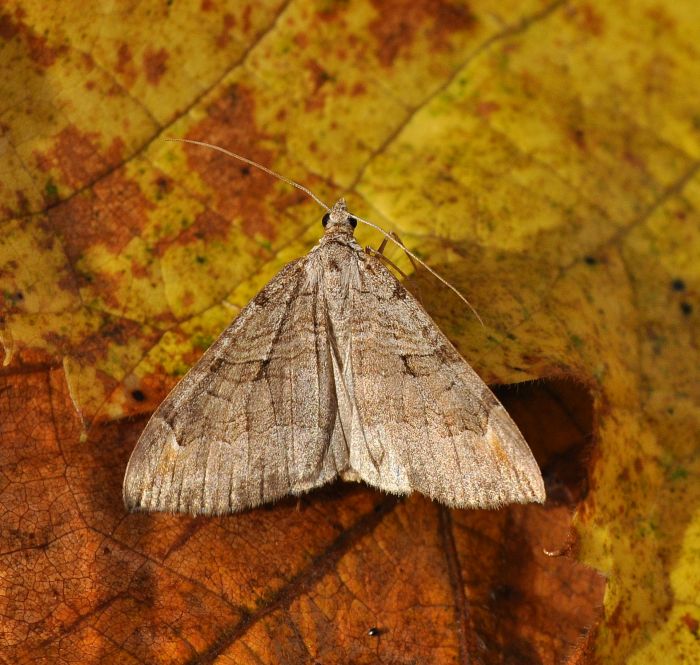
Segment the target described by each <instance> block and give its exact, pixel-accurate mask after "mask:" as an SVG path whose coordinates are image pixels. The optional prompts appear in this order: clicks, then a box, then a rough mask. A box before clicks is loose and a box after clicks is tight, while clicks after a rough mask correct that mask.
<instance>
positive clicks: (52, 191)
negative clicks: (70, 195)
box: [44, 178, 58, 199]
mask: <svg viewBox="0 0 700 665" xmlns="http://www.w3.org/2000/svg"><path fill="white" fill-rule="evenodd" d="M44 193H45V194H46V198H48V199H57V198H58V187H56V183H55V182H54V181H53V180H52V179H51V178H49V179H48V180H47V181H46V185H44Z"/></svg>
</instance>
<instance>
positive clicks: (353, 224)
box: [348, 217, 357, 229]
mask: <svg viewBox="0 0 700 665" xmlns="http://www.w3.org/2000/svg"><path fill="white" fill-rule="evenodd" d="M348 222H350V226H352V228H353V229H354V228H355V227H356V226H357V219H355V217H348Z"/></svg>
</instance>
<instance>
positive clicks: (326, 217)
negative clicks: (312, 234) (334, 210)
mask: <svg viewBox="0 0 700 665" xmlns="http://www.w3.org/2000/svg"><path fill="white" fill-rule="evenodd" d="M330 218H331V213H329V212H327V213H326V214H325V215H324V216H323V220H321V224H323V228H324V229H325V228H326V225H327V224H328V220H329V219H330Z"/></svg>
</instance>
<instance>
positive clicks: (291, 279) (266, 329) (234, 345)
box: [124, 257, 346, 514]
mask: <svg viewBox="0 0 700 665" xmlns="http://www.w3.org/2000/svg"><path fill="white" fill-rule="evenodd" d="M307 267H308V266H307V258H306V257H305V258H304V259H300V260H299V261H296V262H294V263H291V264H289V265H287V266H286V267H285V268H284V269H283V270H282V271H281V272H280V273H279V274H278V275H277V276H276V277H275V278H273V280H272V281H271V282H270V283H269V284H268V285H267V286H266V287H265V288H264V289H263V290H262V291H261V292H260V293H259V294H258V295H257V296H256V297H255V298H254V299H253V300H252V301H251V302H250V303H249V304H248V305H247V306H246V307H245V308H244V309H243V310H242V311H241V313H240V315H239V316H238V317H237V318H236V319H235V321H234V322H233V323H232V324H231V325H230V326H229V328H227V329H226V330H225V331H224V333H223V334H222V335H221V337H219V339H218V340H217V341H216V342H215V343H214V344H213V345H212V347H211V348H210V349H209V350H208V351H207V352H206V353H205V354H204V355H203V356H202V358H201V359H200V360H199V362H198V363H197V364H196V365H195V366H194V367H193V368H192V369H191V370H190V372H189V373H188V374H187V375H186V376H185V377H184V378H183V379H182V381H181V382H180V383H179V384H178V385H177V386H176V387H175V388H174V389H173V391H172V392H171V393H170V395H169V396H168V397H167V398H166V399H165V401H164V402H163V403H162V404H161V405H160V407H159V408H158V410H157V411H156V412H155V413H154V414H153V416H152V418H151V420H150V421H149V423H148V425H147V426H146V429H145V430H144V432H143V434H142V435H141V438H140V439H139V441H138V443H137V445H136V448H135V450H134V452H133V454H132V456H131V459H130V460H129V465H128V467H127V471H126V476H125V478H124V501H125V503H126V505H127V507H129V508H131V509H141V510H158V511H168V512H189V513H192V514H222V513H228V512H233V511H237V510H242V509H245V508H248V507H252V506H256V505H258V504H261V503H264V502H267V501H270V500H274V499H277V498H280V497H282V496H285V495H286V494H290V493H291V494H299V493H302V492H304V491H307V490H309V489H311V488H312V487H316V486H318V485H321V484H323V483H325V482H328V481H330V480H332V479H333V478H334V477H335V476H336V473H337V471H336V467H337V466H338V465H341V466H342V465H343V464H345V463H346V460H338V459H335V458H334V456H333V453H331V454H329V452H328V451H329V444H330V442H331V440H332V439H333V438H337V437H338V436H339V434H338V431H337V424H336V413H337V403H336V396H335V389H334V386H333V381H332V374H331V371H332V370H331V369H330V365H329V360H328V354H329V352H328V339H327V334H326V323H325V321H326V318H327V317H326V316H325V313H324V312H322V311H319V307H322V302H319V299H318V297H317V291H318V287H317V284H316V283H315V280H311V281H310V280H309V279H308V278H307ZM336 448H337V450H339V451H341V453H342V450H344V449H345V448H344V447H343V446H336ZM336 452H337V451H336Z"/></svg>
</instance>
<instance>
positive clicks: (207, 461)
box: [123, 146, 545, 515]
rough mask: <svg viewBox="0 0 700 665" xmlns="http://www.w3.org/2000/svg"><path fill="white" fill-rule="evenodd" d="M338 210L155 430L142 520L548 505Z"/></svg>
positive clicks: (196, 373) (511, 431)
mask: <svg viewBox="0 0 700 665" xmlns="http://www.w3.org/2000/svg"><path fill="white" fill-rule="evenodd" d="M210 147H214V148H215V149H219V148H218V147H216V146H210ZM220 150H221V151H222V152H226V153H227V154H231V155H233V156H234V157H237V158H239V159H243V161H246V162H248V163H250V164H252V165H254V166H256V167H258V168H262V169H263V170H265V171H267V172H269V173H273V175H277V174H274V172H271V171H269V170H268V169H266V168H264V167H260V165H258V164H256V163H255V162H251V161H250V160H246V159H245V158H241V157H240V156H238V155H236V154H235V153H229V152H228V151H225V150H223V149H220ZM281 179H283V180H285V181H287V182H291V183H292V184H294V185H295V186H297V187H299V188H300V189H303V190H304V191H306V192H307V193H309V194H311V196H313V198H314V199H316V200H317V201H319V202H320V203H321V205H323V206H324V207H326V206H325V204H323V202H321V201H320V200H319V199H318V198H317V197H316V196H315V195H313V194H312V193H311V192H309V191H308V190H306V189H305V188H303V187H301V186H300V185H297V184H296V183H293V182H292V181H289V180H288V179H286V178H283V177H281ZM326 209H327V212H326V214H325V215H324V216H323V220H322V223H323V227H324V233H323V236H322V237H321V239H320V241H319V242H318V244H317V245H316V246H315V247H314V248H313V249H312V250H311V251H310V252H309V253H308V254H307V255H306V256H304V257H302V258H299V259H297V260H295V261H292V262H291V263H289V264H287V265H286V266H285V267H284V268H282V270H281V271H280V272H279V273H278V274H277V275H276V276H275V277H274V278H273V279H272V280H271V281H270V282H269V283H268V284H267V286H265V287H264V288H263V289H262V291H260V293H258V294H257V296H255V298H254V299H253V300H252V301H251V302H250V303H249V304H248V305H247V306H246V307H244V308H243V309H242V310H241V312H240V314H239V315H238V316H237V317H236V318H235V320H234V321H233V322H232V323H231V325H230V326H229V327H228V328H227V329H226V330H225V331H224V332H223V334H222V335H221V336H220V337H219V339H218V340H217V341H216V342H215V343H214V344H213V345H212V346H211V347H210V348H209V350H208V351H207V352H206V353H205V354H204V355H203V356H202V358H201V359H200V360H199V362H197V364H196V365H194V367H192V369H191V370H190V371H189V372H188V373H187V374H186V375H185V377H184V378H183V379H182V380H181V381H180V382H179V383H178V384H177V385H176V386H175V388H174V389H173V390H172V392H171V393H170V394H169V395H168V397H167V398H166V399H165V400H164V401H163V403H162V404H161V405H160V406H159V408H158V409H157V410H156V411H155V413H154V414H153V416H152V417H151V419H150V420H149V422H148V424H147V425H146V428H145V430H144V431H143V433H142V435H141V437H140V438H139V441H138V443H137V445H136V448H135V449H134V451H133V453H132V455H131V458H130V460H129V463H128V466H127V469H126V475H125V478H124V487H123V494H124V502H125V504H126V506H127V508H129V509H130V510H146V511H166V512H184V513H190V514H194V515H197V514H204V515H221V514H226V513H233V512H236V511H241V510H244V509H248V508H252V507H255V506H258V505H260V504H264V503H267V502H270V501H275V500H276V499H280V498H282V497H285V496H287V495H300V494H303V493H305V492H308V491H310V490H312V489H314V488H317V487H320V486H322V485H325V484H326V483H329V482H331V481H333V480H335V479H337V478H341V479H343V480H348V481H364V482H365V483H367V484H368V485H370V486H372V487H376V488H378V489H380V490H383V491H385V492H390V493H392V494H410V493H411V492H421V493H423V494H424V495H426V496H428V497H430V498H432V499H435V500H436V501H439V502H441V503H443V504H445V505H447V506H451V507H458V508H495V507H498V506H501V505H503V504H507V503H526V502H543V501H544V500H545V490H544V484H543V481H542V476H541V473H540V470H539V467H538V466H537V462H536V461H535V459H534V457H533V455H532V453H531V451H530V449H529V447H528V445H527V443H526V442H525V440H524V438H523V436H522V435H521V433H520V432H519V430H518V428H517V426H516V425H515V423H514V422H513V421H512V419H511V418H510V416H509V415H508V413H507V412H506V410H505V409H504V408H503V406H502V405H501V404H500V403H499V401H498V400H497V399H496V397H495V396H494V395H493V393H492V392H491V390H489V388H488V387H487V386H486V384H485V383H484V382H483V381H482V380H481V379H480V378H479V377H478V376H477V374H476V373H475V372H474V370H473V369H472V368H471V367H470V366H469V365H468V364H467V362H466V361H465V360H464V359H463V358H462V357H461V356H460V354H459V353H458V352H457V350H456V349H455V347H454V346H453V345H452V344H451V343H450V341H449V340H448V339H447V337H445V335H444V334H443V333H442V332H441V331H440V329H439V328H438V327H437V325H436V324H435V323H434V322H433V321H432V319H431V318H430V316H429V315H428V314H427V312H426V311H425V310H424V309H423V307H422V306H421V305H420V303H419V302H418V301H417V300H416V299H415V298H414V297H413V296H412V295H411V294H410V293H409V292H408V291H407V290H406V289H405V288H404V286H403V285H402V284H401V282H400V281H399V280H398V279H397V278H396V277H395V276H394V274H393V273H392V272H391V271H390V270H389V269H388V268H387V267H386V266H385V264H384V261H383V260H382V258H381V257H380V256H378V255H377V254H376V253H368V252H367V251H365V250H364V249H363V248H362V247H361V246H360V245H359V244H358V242H357V241H356V239H355V237H354V229H355V227H356V225H357V222H358V220H359V221H362V222H365V223H369V222H367V221H366V220H362V219H360V218H358V217H356V216H354V215H352V214H350V213H349V212H348V209H347V206H346V204H345V201H344V200H343V199H340V200H339V201H338V202H337V203H336V204H335V205H334V206H333V207H332V208H330V209H328V208H327V207H326ZM369 224H370V225H371V226H374V225H372V224H371V223H369ZM375 228H377V227H375ZM409 253H410V252H409ZM413 256H414V257H415V255H413ZM415 258H417V257H415ZM421 263H422V261H421ZM431 272H433V271H432V270H431ZM451 288H453V287H451Z"/></svg>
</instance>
